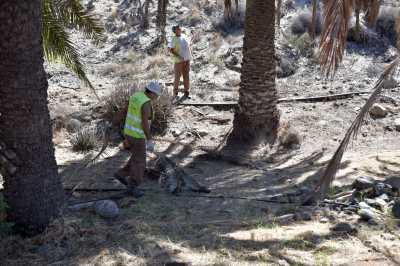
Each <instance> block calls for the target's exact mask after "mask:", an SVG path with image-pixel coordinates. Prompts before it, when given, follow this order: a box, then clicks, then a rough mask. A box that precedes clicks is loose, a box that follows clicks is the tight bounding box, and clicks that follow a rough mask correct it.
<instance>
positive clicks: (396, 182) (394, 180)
mask: <svg viewBox="0 0 400 266" xmlns="http://www.w3.org/2000/svg"><path fill="white" fill-rule="evenodd" d="M383 183H385V184H388V185H391V186H392V188H394V189H396V190H400V177H399V176H391V177H389V178H387V179H386V180H385V181H383Z"/></svg>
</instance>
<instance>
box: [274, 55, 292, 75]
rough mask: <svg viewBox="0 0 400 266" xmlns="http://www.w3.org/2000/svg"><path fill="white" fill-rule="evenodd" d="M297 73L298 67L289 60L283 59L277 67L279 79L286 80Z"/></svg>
mask: <svg viewBox="0 0 400 266" xmlns="http://www.w3.org/2000/svg"><path fill="white" fill-rule="evenodd" d="M295 71H296V67H295V66H294V65H293V64H292V63H291V62H290V61H289V59H287V58H285V57H282V58H281V59H280V62H279V64H278V66H277V71H276V75H277V77H278V78H286V77H288V76H290V75H293V74H294V73H295Z"/></svg>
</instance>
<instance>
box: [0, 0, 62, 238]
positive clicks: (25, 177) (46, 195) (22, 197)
mask: <svg viewBox="0 0 400 266" xmlns="http://www.w3.org/2000/svg"><path fill="white" fill-rule="evenodd" d="M41 18H42V0H29V1H15V0H2V1H1V2H0V34H1V36H2V40H1V42H0V58H1V60H0V61H1V63H0V114H1V115H0V140H1V141H2V142H3V145H5V146H6V147H7V148H8V149H9V152H8V155H9V156H8V157H9V159H10V160H11V161H13V163H14V165H16V169H14V170H13V171H7V169H6V170H5V169H4V167H1V162H0V169H1V168H2V169H3V171H2V174H3V177H4V179H5V183H4V188H5V192H4V194H5V198H6V201H7V203H8V205H9V206H10V212H9V218H10V220H11V221H12V222H14V223H15V224H16V225H17V226H21V227H23V228H24V229H25V230H26V231H27V232H29V233H36V232H40V231H43V230H44V229H45V228H46V226H47V225H48V224H49V222H50V221H51V219H52V218H54V217H57V216H58V215H59V214H60V208H61V205H62V203H63V198H64V197H63V189H62V185H61V180H60V178H59V175H58V173H57V164H56V160H55V157H54V148H53V143H52V132H51V125H50V116H49V110H48V108H47V87H48V84H47V80H46V74H45V72H44V68H43V50H42V37H41V36H42V34H41V30H42V25H41V23H42V21H41ZM12 152H14V153H15V154H14V155H15V156H14V155H13V154H12ZM6 156H7V154H6Z"/></svg>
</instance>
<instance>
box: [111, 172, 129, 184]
mask: <svg viewBox="0 0 400 266" xmlns="http://www.w3.org/2000/svg"><path fill="white" fill-rule="evenodd" d="M114 178H115V179H117V180H118V181H119V182H120V183H121V184H123V185H125V186H128V182H127V181H126V179H125V177H123V176H121V175H120V174H118V172H117V173H115V174H114Z"/></svg>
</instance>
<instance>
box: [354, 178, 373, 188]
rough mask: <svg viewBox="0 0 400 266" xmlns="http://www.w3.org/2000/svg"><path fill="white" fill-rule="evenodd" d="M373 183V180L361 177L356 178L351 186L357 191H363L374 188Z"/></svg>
mask: <svg viewBox="0 0 400 266" xmlns="http://www.w3.org/2000/svg"><path fill="white" fill-rule="evenodd" d="M374 182H375V180H374V179H373V178H371V177H368V176H361V177H359V178H357V179H356V180H355V181H354V182H353V184H352V185H351V186H352V187H353V188H355V189H357V190H364V189H368V188H372V187H373V186H374Z"/></svg>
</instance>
